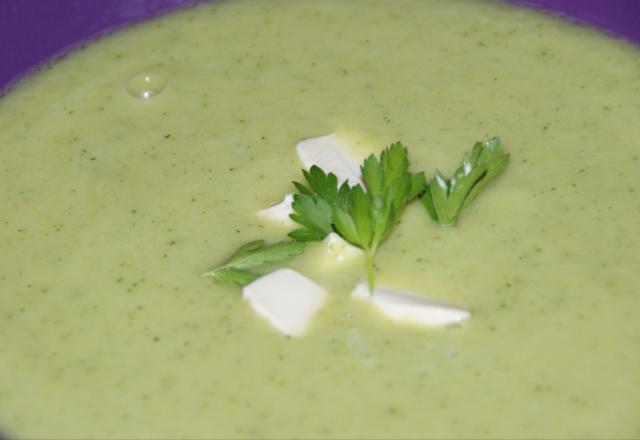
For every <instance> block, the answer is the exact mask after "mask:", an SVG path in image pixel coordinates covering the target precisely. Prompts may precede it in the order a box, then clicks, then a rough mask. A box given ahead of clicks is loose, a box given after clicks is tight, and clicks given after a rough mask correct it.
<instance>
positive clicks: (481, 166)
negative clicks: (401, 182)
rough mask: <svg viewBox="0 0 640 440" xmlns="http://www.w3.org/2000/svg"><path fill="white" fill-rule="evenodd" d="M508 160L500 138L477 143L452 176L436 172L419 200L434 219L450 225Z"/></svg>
mask: <svg viewBox="0 0 640 440" xmlns="http://www.w3.org/2000/svg"><path fill="white" fill-rule="evenodd" d="M508 162H509V154H506V153H503V152H502V150H501V148H500V139H499V138H497V137H494V138H491V139H488V140H486V141H484V142H476V143H475V145H474V146H473V149H472V150H471V151H470V152H468V153H466V154H465V155H464V158H463V159H462V163H461V165H460V166H459V167H458V169H456V171H455V172H454V173H453V177H452V178H450V179H447V178H445V177H443V176H442V174H440V172H439V171H436V174H435V176H434V177H433V179H431V181H430V182H429V183H428V184H427V186H426V188H425V191H424V193H423V194H422V195H421V197H420V200H421V201H422V204H423V205H424V207H425V209H426V210H427V213H428V214H429V216H430V217H431V218H432V219H433V220H435V221H438V222H440V223H441V224H443V225H453V224H455V222H456V220H457V218H458V216H459V215H460V212H461V211H462V209H463V208H464V207H465V206H467V205H468V204H469V203H471V202H472V201H473V199H475V198H476V197H477V196H478V194H480V193H481V192H482V190H483V189H485V187H486V186H487V185H488V184H489V182H491V181H492V180H493V179H494V178H495V177H496V176H498V175H499V174H500V173H501V172H502V170H503V169H504V167H505V166H507V163H508Z"/></svg>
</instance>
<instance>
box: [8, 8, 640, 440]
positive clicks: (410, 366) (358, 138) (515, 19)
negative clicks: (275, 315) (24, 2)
mask: <svg viewBox="0 0 640 440" xmlns="http://www.w3.org/2000/svg"><path fill="white" fill-rule="evenodd" d="M140 73H143V74H144V73H150V74H152V75H154V81H156V82H157V83H158V84H152V85H154V86H155V85H158V89H157V90H155V91H160V90H161V89H162V84H160V82H161V80H160V79H159V78H162V79H164V80H165V81H166V86H165V87H164V90H162V91H161V93H158V94H156V95H155V96H152V97H149V98H147V99H144V98H140V97H136V96H132V94H131V93H133V94H134V95H135V93H136V91H140V84H135V83H131V81H130V78H132V77H133V76H134V75H136V74H140ZM127 87H129V90H128V89H127ZM638 121H640V52H639V51H638V49H637V48H636V47H632V46H630V45H629V44H626V43H623V42H620V41H615V40H614V39H612V38H608V37H605V36H603V35H601V34H599V33H597V32H595V31H592V30H589V29H586V28H582V27H578V26H575V25H571V24H567V23H564V22H560V21H559V20H555V19H551V18H548V17H546V16H542V15H538V14H537V13H533V12H531V11H528V10H523V9H515V8H511V7H507V6H501V5H497V4H492V3H485V2H474V1H456V2H450V1H439V2H438V1H409V0H406V1H405V0H402V1H370V0H352V1H348V2H345V1H334V0H326V1H322V2H320V1H315V2H312V1H293V0H291V1H269V2H266V1H250V0H245V1H228V2H216V3H213V4H206V5H202V6H199V7H197V8H193V9H189V10H185V11H182V12H179V13H177V14H173V15H171V16H168V17H163V18H160V19H158V20H155V21H151V22H148V23H145V24H143V25H140V26H136V27H135V28H133V29H128V30H126V31H123V32H119V33H117V34H116V35H113V36H110V37H108V38H105V39H103V40H101V41H98V42H95V43H93V44H91V45H90V48H88V49H86V50H80V51H77V52H75V53H74V54H72V55H70V56H68V57H66V58H65V59H63V60H61V61H60V62H58V63H56V65H55V67H54V68H53V69H51V70H46V71H43V72H40V73H38V74H37V75H34V76H33V77H30V78H28V79H26V80H24V81H23V82H22V84H20V87H18V88H16V90H14V91H13V92H12V93H10V94H9V95H8V96H6V97H5V98H4V99H3V100H2V101H1V102H0V146H1V147H0V198H1V200H2V209H1V210H0V248H1V251H0V295H1V300H0V340H1V341H2V342H1V343H2V349H1V355H0V431H3V432H4V435H8V436H11V437H57V438H76V437H78V438H87V437H100V438H109V437H119V438H132V437H145V438H159V437H178V436H179V437H188V438H196V437H225V438H231V437H270V438H272V437H294V438H301V437H313V438H317V437H340V438H347V437H360V438H378V437H387V438H388V437H392V438H399V437H402V438H411V437H527V438H530V437H636V436H640V420H639V419H638V414H640V368H639V366H640V350H639V349H638V344H639V342H640V339H639V335H640V319H638V315H639V314H640V291H639V290H640V282H639V278H638V264H639V262H640V257H639V256H640V238H639V237H640V199H639V197H638V195H639V193H640V179H638V174H637V173H638V167H639V166H640V150H639V147H640V145H639V141H638V139H640V124H638ZM332 132H337V133H339V134H341V135H342V136H343V137H345V138H348V139H350V140H351V141H352V142H353V144H354V145H355V148H357V149H358V152H359V153H362V154H363V155H364V154H366V153H371V152H374V153H377V152H379V151H380V150H381V149H382V148H383V147H384V146H386V145H388V144H390V143H391V142H393V141H396V140H401V141H402V142H403V143H405V144H406V145H408V146H409V151H410V155H411V161H412V166H413V167H414V169H416V170H418V169H421V170H425V171H426V172H427V173H428V174H432V173H433V171H434V170H435V169H436V168H437V169H441V170H443V171H446V172H447V173H449V172H451V171H452V170H453V168H454V167H455V166H456V165H457V163H458V162H459V160H460V157H461V155H462V153H463V152H464V151H467V150H468V149H469V148H470V147H471V146H472V145H473V142H474V141H476V140H480V139H485V138H488V137H490V136H493V135H499V136H500V137H501V138H502V140H503V142H504V144H505V149H506V150H507V151H508V152H509V153H511V155H512V160H511V163H510V165H509V166H508V167H507V169H506V171H505V173H504V174H503V175H501V176H500V177H499V178H498V180H497V181H496V182H495V183H494V184H492V185H491V187H490V189H488V190H487V191H485V193H483V194H482V195H480V197H479V198H478V199H477V200H476V201H474V203H473V204H472V205H470V206H469V208H468V209H467V210H466V212H464V213H463V215H462V217H461V220H460V222H459V223H458V225H457V226H455V227H453V228H445V227H441V226H439V225H437V224H436V223H434V222H432V221H431V220H430V219H429V218H428V217H427V216H426V215H425V212H424V210H423V208H422V207H421V206H420V205H419V204H414V205H412V206H410V208H409V209H408V210H407V211H406V212H405V213H404V215H403V217H402V223H401V224H400V225H399V226H398V227H397V228H396V229H395V230H394V232H393V233H392V235H391V236H390V237H389V239H388V240H387V241H386V242H384V244H383V245H382V247H381V249H380V252H379V255H378V258H377V266H378V272H377V277H378V280H379V281H380V282H381V283H383V284H387V285H392V286H394V287H397V288H403V289H407V290H412V291H415V292H419V293H421V294H424V295H428V296H429V297H432V298H437V299H442V300H445V301H448V302H452V303H456V304H462V305H465V306H467V307H469V308H470V309H471V310H472V311H473V316H472V318H471V319H470V320H469V321H466V322H464V323H463V324H461V325H459V326H456V327H454V328H449V329H444V330H443V329H440V330H427V329H423V328H417V327H412V326H407V325H398V324H394V323H392V322H390V321H386V320H384V319H383V318H382V317H381V316H379V315H378V314H376V313H375V312H374V311H373V310H372V309H371V308H370V307H367V306H366V305H363V304H361V303H358V302H356V301H354V300H352V299H350V297H349V292H350V290H351V288H352V287H353V285H354V284H355V283H356V282H357V281H358V280H359V279H361V278H362V276H363V269H362V268H361V267H360V265H351V266H348V267H344V268H340V269H337V270H334V271H329V272H327V271H322V270H320V269H319V268H318V264H317V258H318V255H319V253H321V250H320V249H319V246H320V245H312V246H310V249H309V251H308V252H306V253H305V254H304V255H303V256H302V257H300V258H297V259H295V260H293V261H292V262H291V263H290V264H289V265H288V266H290V267H292V268H294V269H296V270H298V271H299V272H301V273H303V274H305V275H306V276H308V277H310V278H312V279H313V280H314V281H315V282H317V283H319V284H321V285H323V286H324V287H325V288H326V289H327V290H328V291H329V293H330V300H329V302H328V304H326V305H325V307H324V308H323V309H322V311H321V313H320V314H319V315H318V316H316V317H315V318H314V320H313V322H312V325H311V328H310V329H309V331H308V333H307V334H306V335H305V336H304V337H302V338H289V337H286V336H283V335H281V334H280V333H278V332H277V331H275V330H274V329H273V328H272V327H270V326H269V325H268V323H266V322H265V321H264V320H262V319H261V318H259V317H258V316H257V315H256V314H255V313H254V312H253V311H252V310H251V309H250V308H249V307H248V305H247V304H246V302H244V301H242V299H241V295H240V290H239V289H238V288H234V287H228V286H224V285H219V284H216V283H214V282H213V281H212V280H210V279H204V278H201V277H199V274H200V273H202V272H204V271H206V270H207V269H210V268H211V267H213V266H214V265H215V264H217V263H219V262H220V261H221V260H223V259H224V258H225V257H226V256H228V255H229V254H230V253H231V252H232V251H233V250H234V249H236V248H237V247H238V246H239V245H241V244H243V243H245V242H247V241H250V240H253V239H258V238H264V239H267V240H270V241H275V240H279V239H281V238H282V237H284V236H285V234H286V232H287V231H286V230H285V229H283V228H281V227H279V226H277V225H274V224H270V223H268V222H265V221H263V220H260V219H259V218H258V217H256V215H255V213H256V211H257V210H258V209H261V208H264V207H265V206H268V205H269V204H271V203H274V202H277V201H279V200H280V199H281V198H282V196H283V195H284V194H285V193H287V192H291V191H292V189H293V188H292V185H291V183H290V182H291V181H292V180H299V179H300V178H301V174H300V163H299V161H298V158H297V156H296V153H295V144H296V142H297V141H299V140H301V139H305V138H311V137H316V136H321V135H325V134H329V133H332Z"/></svg>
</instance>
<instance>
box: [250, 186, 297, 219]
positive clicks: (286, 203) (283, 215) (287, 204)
mask: <svg viewBox="0 0 640 440" xmlns="http://www.w3.org/2000/svg"><path fill="white" fill-rule="evenodd" d="M292 203H293V194H287V195H286V196H284V199H283V200H282V202H280V203H277V204H275V205H271V206H269V207H268V208H264V209H261V210H260V211H258V215H259V216H260V217H263V218H266V219H269V220H272V221H274V222H278V223H281V224H283V225H285V226H294V225H295V222H294V221H293V220H291V218H290V217H289V215H290V214H293V208H291V204H292Z"/></svg>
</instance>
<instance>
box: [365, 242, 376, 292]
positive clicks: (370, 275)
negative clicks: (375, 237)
mask: <svg viewBox="0 0 640 440" xmlns="http://www.w3.org/2000/svg"><path fill="white" fill-rule="evenodd" d="M375 255H376V251H375V249H369V250H368V251H367V252H366V256H367V285H368V286H369V295H373V288H374V283H375V279H374V277H375V275H374V266H373V259H374V257H375Z"/></svg>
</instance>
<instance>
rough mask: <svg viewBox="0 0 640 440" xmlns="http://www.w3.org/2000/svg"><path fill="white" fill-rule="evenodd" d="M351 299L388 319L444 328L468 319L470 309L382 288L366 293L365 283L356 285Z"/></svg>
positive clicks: (367, 290) (367, 289)
mask: <svg viewBox="0 0 640 440" xmlns="http://www.w3.org/2000/svg"><path fill="white" fill-rule="evenodd" d="M351 295H352V296H353V297H354V298H358V299H362V300H365V301H367V302H370V303H371V304H373V305H374V306H375V307H376V308H377V309H378V310H379V311H380V312H381V313H382V314H384V315H385V316H387V317H388V318H390V319H392V320H394V321H399V322H407V323H411V324H415V325H421V326H427V327H443V326H447V325H451V324H455V323H458V322H461V321H464V320H466V319H468V318H469V317H470V316H471V313H470V312H469V310H467V309H464V308H461V307H457V306H454V305H451V304H446V303H443V302H440V301H435V300H432V299H429V298H425V297H423V296H421V295H417V294H415V293H411V292H404V291H401V290H393V289H388V288H383V287H378V288H375V289H374V291H373V294H372V295H370V294H369V288H368V287H367V284H366V283H359V284H358V285H357V286H356V287H355V288H354V289H353V291H352V292H351Z"/></svg>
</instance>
